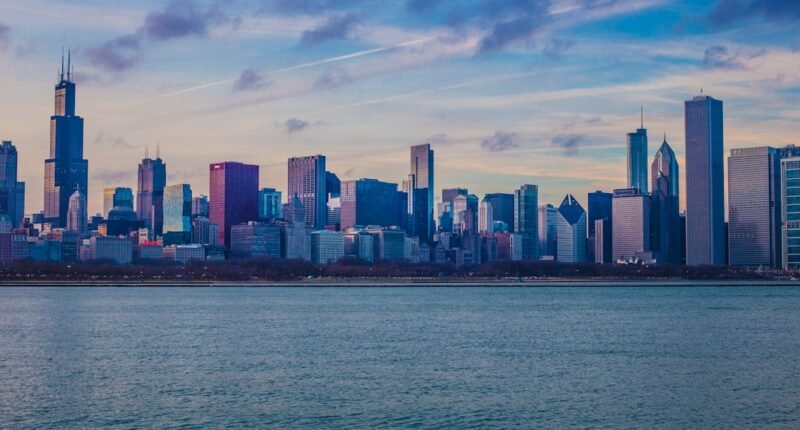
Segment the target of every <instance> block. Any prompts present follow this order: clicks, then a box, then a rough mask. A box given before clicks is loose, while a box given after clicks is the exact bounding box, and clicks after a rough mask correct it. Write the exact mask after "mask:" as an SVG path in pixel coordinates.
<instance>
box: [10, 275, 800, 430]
mask: <svg viewBox="0 0 800 430" xmlns="http://www.w3.org/2000/svg"><path fill="white" fill-rule="evenodd" d="M798 363H800V289H798V288H768V287H767V288H765V287H758V288H755V287H753V288H747V287H741V288H713V287H708V288H704V287H697V288H634V287H623V288H0V428H4V429H9V428H12V429H13V428H45V429H58V428H164V429H167V428H214V429H216V428H309V427H313V428H326V429H336V428H408V427H415V428H453V429H466V428H486V427H494V428H531V427H548V428H563V427H570V428H573V427H605V428H608V427H614V428H619V427H626V428H631V427H635V428H676V429H679V428H709V427H714V428H731V427H748V428H753V427H759V428H764V427H771V428H798V427H800V364H798Z"/></svg>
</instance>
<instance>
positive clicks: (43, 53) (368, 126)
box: [0, 0, 800, 214]
mask: <svg viewBox="0 0 800 430" xmlns="http://www.w3.org/2000/svg"><path fill="white" fill-rule="evenodd" d="M184 3H186V2H184ZM189 3H193V4H195V5H196V7H195V10H196V11H197V13H195V14H194V15H192V16H196V17H201V18H202V17H206V16H207V15H208V14H206V13H205V12H206V11H208V6H209V3H208V2H201V1H197V2H189ZM267 3H270V4H271V5H273V6H274V4H275V3H276V2H267ZM300 3H303V2H299V3H298V4H300ZM512 3H513V4H521V3H522V2H498V4H503V5H508V7H509V8H511V7H512V6H511V5H512ZM265 4H266V3H265ZM303 4H305V3H303ZM325 4H327V3H325ZM337 4H339V5H344V6H342V7H343V8H342V9H324V10H302V11H300V12H302V13H301V14H297V13H296V12H298V11H294V12H295V13H293V14H288V12H287V11H285V10H281V11H279V10H276V9H275V8H274V7H268V6H269V5H266V6H265V8H264V10H265V12H263V13H259V14H256V13H255V12H253V11H249V10H247V7H246V6H243V5H238V6H237V7H236V8H233V7H226V8H224V10H222V11H221V13H223V14H225V16H228V17H230V18H231V19H230V20H229V21H228V24H225V23H222V22H219V23H214V22H211V20H206V21H203V23H204V25H205V26H203V27H199V29H198V30H197V31H195V32H191V31H189V32H183V33H181V32H177V31H176V32H173V33H170V32H166V31H165V32H164V33H158V34H159V35H161V36H163V37H160V38H159V37H157V36H155V34H156V33H152V34H149V33H148V34H149V35H148V36H142V40H141V41H140V42H141V45H142V46H141V49H140V50H139V51H135V52H128V51H124V49H123V47H120V46H117V47H118V48H120V51H119V54H120V55H122V54H126V55H124V56H123V57H121V58H122V59H123V60H125V59H127V60H129V61H128V63H125V62H123V63H121V64H120V66H125V65H127V64H129V63H131V64H132V66H131V67H128V68H124V70H121V71H114V70H109V68H108V67H105V66H103V64H105V63H99V62H98V61H99V59H100V58H103V57H101V56H100V55H99V54H100V53H102V52H108V51H103V50H102V49H101V48H104V47H107V46H110V47H112V48H113V46H112V45H107V44H108V43H109V42H112V41H115V40H118V38H121V37H123V36H126V35H130V34H137V33H136V32H137V30H139V29H141V28H144V29H145V30H147V31H150V30H153V31H154V32H155V29H154V28H152V26H150V24H148V20H147V17H148V16H151V17H156V18H157V17H163V16H170V14H173V15H174V14H178V15H180V13H181V12H180V10H178V9H175V8H172V7H170V5H169V2H154V1H153V2H137V4H136V5H127V6H125V8H122V9H119V8H117V7H115V8H114V11H113V12H112V11H111V10H110V9H109V7H110V6H108V7H107V6H103V5H96V4H90V3H88V2H81V1H78V2H71V3H70V4H69V5H63V4H54V3H52V2H48V1H43V0H36V1H33V2H26V3H25V4H3V5H0V12H1V13H0V16H3V18H2V19H0V24H2V26H0V28H2V29H6V28H7V30H0V45H2V47H3V48H0V56H2V57H3V60H4V61H2V62H0V78H2V79H0V82H3V84H0V85H2V86H3V87H2V88H3V91H4V94H5V95H6V99H7V100H10V101H11V102H12V103H9V104H7V105H6V106H3V107H2V108H0V113H1V114H2V115H3V117H4V118H6V119H7V122H6V123H5V124H4V127H3V130H2V133H3V137H2V138H3V139H4V140H11V141H12V142H14V144H15V145H16V146H17V148H18V149H19V151H20V154H21V156H20V169H19V170H20V181H25V182H27V190H26V192H27V193H26V194H27V195H26V208H31V209H33V208H36V207H37V206H38V205H39V204H40V203H39V202H41V201H42V196H41V192H42V189H43V184H42V179H43V178H42V175H41V173H40V172H41V168H42V167H41V160H42V159H44V158H46V156H47V139H48V137H47V133H48V131H47V127H46V125H44V124H45V121H46V120H43V118H45V117H46V116H48V115H49V113H48V112H45V109H44V107H46V106H47V105H48V104H49V103H51V101H50V100H49V99H50V97H52V93H50V91H51V90H50V89H51V88H52V87H50V85H52V83H53V82H52V81H53V78H54V73H53V72H55V64H54V59H55V58H56V57H57V56H58V54H59V53H60V47H61V45H66V46H72V47H73V64H74V66H75V70H76V72H75V73H76V75H77V77H76V81H77V82H78V85H79V86H80V94H79V101H78V111H79V113H80V115H81V116H83V117H85V118H87V123H86V133H85V144H86V148H85V153H86V154H87V155H88V157H87V158H89V160H90V163H89V169H90V171H89V178H90V179H89V189H88V190H87V197H88V199H89V205H90V210H89V213H90V214H93V213H97V212H101V210H102V208H101V205H102V203H101V202H100V196H101V193H102V189H103V188H109V187H116V186H123V187H134V186H135V180H136V179H135V174H136V172H135V167H132V166H131V165H132V164H133V162H134V161H133V160H138V159H140V158H141V156H142V154H143V153H144V148H145V146H147V145H149V146H150V147H151V148H152V147H154V146H156V145H158V144H160V145H161V149H162V157H163V158H164V160H165V161H166V162H167V163H168V164H169V165H170V172H171V173H169V175H170V177H169V179H168V182H169V183H170V184H178V183H190V184H192V186H193V190H194V191H195V193H197V194H207V193H208V190H207V189H206V188H207V183H206V180H205V178H204V176H205V175H206V174H207V172H206V171H205V170H204V169H202V168H201V166H203V165H207V164H210V163H213V162H219V161H224V160H225V159H230V160H247V161H248V162H252V163H254V164H259V165H260V166H261V167H262V169H261V170H262V175H261V176H262V183H261V184H260V186H262V187H276V188H278V189H283V188H285V187H284V182H285V180H284V178H285V177H286V171H285V169H286V167H285V163H284V162H283V161H284V160H286V159H287V158H289V157H292V156H302V155H310V154H316V153H322V154H326V155H327V156H328V164H329V170H331V171H334V172H337V173H339V174H340V176H342V179H343V180H346V179H358V178H363V177H368V178H376V179H379V180H382V181H387V182H397V183H399V182H401V181H402V180H403V179H405V177H406V175H407V167H405V166H404V164H405V163H404V162H403V160H405V159H407V147H408V146H409V145H412V144H420V143H425V141H431V143H433V148H434V149H435V150H436V151H437V153H438V157H437V170H438V172H437V184H436V185H437V188H438V189H441V188H451V187H455V186H458V185H464V186H468V187H469V188H470V189H471V190H472V191H473V192H474V193H476V194H479V195H483V194H485V193H489V192H506V193H510V192H513V190H514V189H516V188H517V187H518V186H519V185H520V184H524V183H534V184H537V185H539V186H540V187H541V191H540V192H541V195H540V201H543V202H551V203H558V202H559V201H560V199H561V197H563V195H565V194H566V193H573V194H574V195H575V196H576V198H577V199H578V200H579V201H580V202H581V203H582V204H584V205H585V204H586V201H585V195H586V193H587V192H589V191H593V190H595V189H603V190H607V191H608V190H612V189H614V188H619V187H622V186H624V185H625V184H624V182H623V181H620V178H619V177H618V175H617V174H616V172H619V171H621V170H622V169H624V165H625V160H624V152H625V140H624V139H625V136H624V133H626V132H629V131H630V130H632V129H635V128H636V126H638V125H639V118H638V117H639V107H640V106H642V105H644V106H645V110H646V111H647V117H648V118H647V123H646V125H645V126H646V127H647V128H648V130H649V131H650V134H651V136H660V135H661V134H662V133H663V132H666V133H667V134H668V136H670V142H671V144H672V146H673V148H674V150H675V152H676V157H677V159H678V161H679V164H681V165H685V163H684V159H683V158H684V149H683V148H684V139H683V126H682V124H681V123H682V109H681V103H682V101H683V100H686V99H690V98H691V97H692V96H694V95H696V94H697V93H699V90H700V88H704V90H705V92H707V93H709V94H713V95H714V96H715V97H718V98H720V99H723V100H725V101H726V111H727V112H726V124H725V127H726V130H725V134H726V142H725V145H726V147H725V150H726V153H727V151H728V150H729V149H734V148H738V147H750V146H758V145H761V144H763V142H764V141H768V142H769V144H770V145H772V146H775V147H782V146H785V145H786V144H791V143H796V142H794V136H796V135H798V133H799V132H800V130H799V129H798V128H799V127H800V125H798V122H797V121H796V119H797V110H798V109H797V102H796V97H794V96H793V94H794V91H795V90H794V88H796V86H797V84H798V82H800V79H798V73H797V72H796V69H797V67H794V65H796V64H798V63H800V60H798V54H797V53H796V52H794V51H793V48H794V47H793V46H792V43H794V42H792V41H791V39H792V38H789V37H786V36H787V35H788V34H791V29H792V28H793V27H792V21H791V19H790V18H783V17H782V16H781V14H780V12H769V11H764V10H763V9H760V8H756V9H755V10H754V11H753V13H752V14H751V18H748V19H738V20H735V21H734V18H736V17H729V18H728V21H729V22H720V20H721V19H722V18H720V17H719V13H718V11H717V2H713V1H712V2H706V3H702V4H698V3H696V2H669V3H667V2H660V1H647V2H641V1H637V2H632V1H631V2H628V1H617V2H613V5H612V6H613V7H612V6H607V5H606V6H603V5H602V4H601V3H599V2H598V4H597V5H594V6H585V7H581V4H576V5H573V7H569V6H570V4H571V2H552V3H549V4H550V9H548V11H549V12H548V14H547V16H548V17H549V18H547V19H546V20H545V22H546V23H547V25H546V27H547V28H546V29H545V30H542V32H541V33H537V34H535V35H530V34H529V36H530V37H529V38H527V39H526V38H525V37H522V38H516V39H514V40H511V41H510V42H509V43H507V44H500V46H497V49H495V50H492V49H490V47H491V46H492V45H487V44H488V43H489V42H490V41H491V40H492V39H491V38H489V37H488V36H491V35H492V34H493V33H492V31H493V29H494V25H495V24H497V23H498V22H503V19H504V18H503V17H502V16H499V15H498V16H489V14H485V13H484V15H485V19H484V18H482V15H481V13H482V12H480V11H475V10H467V11H466V18H465V19H467V20H468V25H466V26H465V27H464V29H463V34H464V38H463V39H461V43H458V42H456V40H458V38H455V37H450V38H448V37H446V36H453V35H455V34H456V32H454V30H453V28H452V27H451V26H448V25H447V24H446V23H444V19H439V18H437V17H438V16H444V15H446V13H445V12H446V10H445V8H447V7H448V4H449V5H450V6H452V5H453V3H452V2H440V3H438V4H439V6H437V7H438V8H439V9H436V10H437V11H438V12H439V13H431V14H430V17H429V18H427V19H425V20H420V19H417V20H414V19H412V18H413V11H411V10H406V8H405V6H404V5H403V4H397V5H393V6H392V8H391V9H392V10H391V11H388V12H387V13H386V14H370V13H369V9H368V7H369V6H370V5H369V4H366V3H351V2H337ZM348 4H350V5H353V4H354V5H355V6H353V7H351V8H350V9H348V7H347V5H348ZM543 4H548V3H547V2H545V3H543ZM587 4H589V3H587ZM36 6H40V7H38V8H37V11H38V10H41V13H31V12H32V10H33V8H34V7H36ZM556 6H560V8H558V7H556ZM359 7H363V9H360V10H354V9H353V8H356V9H358V8H359ZM788 7H792V6H791V5H788V6H787V8H788ZM395 9H397V10H395ZM359 11H360V12H361V21H362V24H361V26H360V28H361V30H362V31H361V32H360V33H358V34H353V35H349V36H348V37H345V38H344V40H321V41H320V40H318V39H314V36H312V35H315V34H320V33H319V32H314V31H312V30H314V29H318V28H319V27H323V24H325V23H326V22H327V20H329V19H330V18H331V17H334V16H340V15H347V14H348V13H349V12H353V13H357V12H359ZM365 12H366V13H365ZM503 13H506V14H508V13H511V9H506V10H504V12H503ZM524 14H527V15H524V16H532V15H533V14H535V12H533V11H530V10H529V11H526V12H524ZM387 15H394V16H400V17H401V18H402V19H400V20H399V21H398V22H391V19H389V18H387ZM34 16H35V17H36V20H35V21H34V20H32V17H34ZM237 17H241V18H242V19H241V22H240V24H239V25H238V26H234V25H233V24H231V22H233V21H235V19H233V18H237ZM367 17H369V18H367ZM198 19H199V18H198ZM151 21H152V20H151ZM215 22H216V21H215ZM288 24H292V25H288ZM579 24H580V25H579ZM656 24H657V25H656ZM162 30H163V29H162ZM304 32H305V33H304ZM304 34H305V36H304ZM350 36H352V37H350ZM429 38H433V39H435V40H433V41H428V40H427V39H429ZM312 40H314V42H312ZM443 40H447V41H451V43H449V44H448V43H444V42H443ZM406 43H407V44H406ZM398 44H405V45H403V46H400V47H395V48H392V49H388V50H386V51H381V52H374V53H365V52H369V51H370V50H378V49H381V48H386V47H392V46H396V45H398ZM481 46H482V47H483V48H482V49H481V48H480V47H481ZM598 48H602V49H598ZM609 51H613V52H615V54H616V55H615V56H613V58H608V59H600V58H598V52H609ZM111 52H112V53H113V52H115V51H111ZM210 53H214V54H215V55H210ZM360 53H364V54H360ZM129 54H133V55H129ZM349 55H355V56H354V57H348V58H346V59H341V60H339V59H337V58H339V57H347V56H349ZM324 60H330V61H329V62H326V63H322V64H318V65H311V64H313V63H315V62H319V61H324ZM304 65H308V66H304ZM106 66H107V64H106ZM294 66H304V67H303V68H299V69H296V70H293V71H290V72H279V73H278V72H275V73H271V74H268V73H265V72H268V71H274V70H279V69H283V68H289V67H294ZM249 69H252V72H253V73H245V72H246V71H248V70H249ZM556 72H557V73H556ZM248 77H249V80H248V79H247V78H248ZM241 78H245V79H241ZM226 79H227V80H232V81H230V82H227V83H223V84H219V85H216V86H210V87H205V88H200V89H196V90H194V91H188V90H190V89H193V88H197V87H202V86H204V85H208V84H212V83H217V82H221V81H225V80H226ZM317 81H319V84H318V85H317V86H316V88H314V83H317ZM12 82H13V83H14V85H10V83H12ZM248 83H249V86H248ZM236 84H238V85H236ZM324 84H328V87H325V86H324ZM235 86H236V88H239V89H236V88H234V87H235ZM447 87H451V88H447ZM439 88H443V89H442V90H438V89H439ZM245 89H247V90H245ZM178 92H180V93H179V94H175V93H178ZM172 94H174V95H172ZM165 95H170V97H164V96H165ZM157 97H160V98H157ZM380 100H385V101H383V102H380V103H379V101H380ZM608 100H613V101H614V103H606V102H607V101H608ZM609 105H611V106H609ZM756 106H758V107H760V108H758V109H756V108H755V107H756ZM657 140H658V139H652V142H650V146H649V147H648V151H649V153H650V154H652V153H654V152H655V150H656V149H657V146H658V145H657V143H658V142H657ZM217 142H224V143H225V146H224V148H225V150H224V151H220V147H219V146H217V145H215V143H217ZM251 158H253V159H252V160H251ZM565 164H569V165H572V166H575V167H576V168H574V169H568V170H567V169H560V170H559V169H557V167H558V166H562V165H565ZM348 173H349V175H347V174H348ZM682 174H683V173H682ZM473 178H475V179H477V180H475V179H473ZM680 182H681V183H682V184H685V183H686V181H685V180H684V179H683V178H681V181H680ZM681 196H685V192H683V190H682V192H681ZM286 198H287V196H286V195H284V199H286ZM682 199H683V197H682ZM684 206H685V205H684V204H683V203H682V207H684Z"/></svg>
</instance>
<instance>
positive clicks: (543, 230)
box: [538, 203, 559, 258]
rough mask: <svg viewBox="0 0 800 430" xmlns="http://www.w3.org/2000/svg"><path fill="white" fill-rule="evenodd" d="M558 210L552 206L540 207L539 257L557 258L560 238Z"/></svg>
mask: <svg viewBox="0 0 800 430" xmlns="http://www.w3.org/2000/svg"><path fill="white" fill-rule="evenodd" d="M558 218H559V215H558V208H556V207H555V206H553V205H551V204H550V203H548V204H546V205H542V206H539V220H538V222H539V234H538V236H539V256H540V257H544V256H550V257H552V258H555V257H556V253H557V249H556V247H557V242H558V240H557V238H558Z"/></svg>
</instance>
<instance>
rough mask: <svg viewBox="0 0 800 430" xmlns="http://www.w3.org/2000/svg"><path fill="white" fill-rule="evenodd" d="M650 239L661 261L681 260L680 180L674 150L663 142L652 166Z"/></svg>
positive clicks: (679, 262)
mask: <svg viewBox="0 0 800 430" xmlns="http://www.w3.org/2000/svg"><path fill="white" fill-rule="evenodd" d="M650 175H651V179H652V181H653V182H652V185H653V186H652V189H653V191H652V194H651V200H650V203H651V211H650V212H651V225H650V230H651V243H650V247H651V250H652V251H653V254H654V256H655V258H656V261H657V262H659V263H671V264H681V226H680V207H679V205H680V200H679V198H680V183H679V170H678V160H677V159H676V157H675V152H673V151H672V148H671V147H670V146H669V144H668V143H667V137H666V136H664V142H663V143H662V144H661V147H659V148H658V151H657V152H656V156H655V157H654V159H653V164H652V165H651V167H650Z"/></svg>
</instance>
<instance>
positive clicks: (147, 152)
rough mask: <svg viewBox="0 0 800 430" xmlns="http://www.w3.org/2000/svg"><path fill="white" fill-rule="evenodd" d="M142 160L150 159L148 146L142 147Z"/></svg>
mask: <svg viewBox="0 0 800 430" xmlns="http://www.w3.org/2000/svg"><path fill="white" fill-rule="evenodd" d="M144 158H145V159H147V158H150V145H145V146H144Z"/></svg>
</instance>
